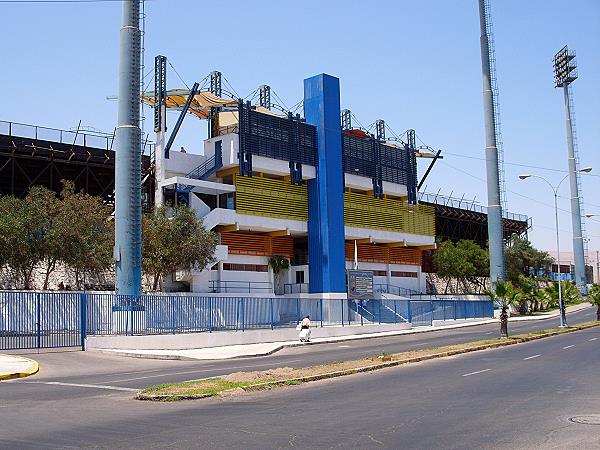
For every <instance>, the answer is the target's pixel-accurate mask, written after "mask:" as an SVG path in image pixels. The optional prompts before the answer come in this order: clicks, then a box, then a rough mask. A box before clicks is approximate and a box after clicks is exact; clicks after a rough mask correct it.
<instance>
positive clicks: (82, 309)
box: [79, 292, 87, 351]
mask: <svg viewBox="0 0 600 450" xmlns="http://www.w3.org/2000/svg"><path fill="white" fill-rule="evenodd" d="M79 313H80V314H81V317H80V321H81V322H80V323H81V325H80V328H81V330H80V331H81V350H82V351H85V338H86V337H87V295H86V293H85V292H83V293H82V294H81V295H80V296H79Z"/></svg>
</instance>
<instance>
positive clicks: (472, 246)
mask: <svg viewBox="0 0 600 450" xmlns="http://www.w3.org/2000/svg"><path fill="white" fill-rule="evenodd" d="M488 261H489V260H488V253H487V251H486V250H484V249H482V248H481V247H480V246H479V245H477V244H476V243H475V242H473V241H470V240H461V241H459V242H458V243H456V244H454V243H453V242H452V241H444V242H442V243H441V244H440V247H439V248H438V250H436V252H435V253H434V255H433V263H434V266H435V269H436V272H437V275H438V276H439V277H441V278H442V279H444V280H446V289H445V293H447V292H448V288H449V287H450V285H451V281H452V280H453V279H455V280H456V291H459V290H460V288H459V283H461V282H462V284H463V286H465V287H466V282H471V283H475V284H478V285H480V286H481V287H484V286H482V284H481V283H480V282H479V280H478V279H477V277H485V276H486V275H487V274H488V265H489V262H488Z"/></svg>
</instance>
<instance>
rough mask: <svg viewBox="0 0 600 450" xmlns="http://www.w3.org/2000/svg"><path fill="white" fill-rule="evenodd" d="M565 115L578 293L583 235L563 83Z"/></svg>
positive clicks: (582, 268)
mask: <svg viewBox="0 0 600 450" xmlns="http://www.w3.org/2000/svg"><path fill="white" fill-rule="evenodd" d="M563 94H564V100H565V114H566V126H567V147H568V152H569V184H570V187H571V224H572V227H573V256H574V259H575V284H576V285H577V288H578V289H579V291H580V292H585V290H586V282H585V281H586V280H585V254H584V249H583V233H582V230H581V202H580V198H579V189H578V179H577V178H578V177H579V174H578V173H577V170H578V167H577V160H576V159H575V144H574V141H573V123H572V121H571V105H570V102H569V85H568V84H567V83H564V86H563Z"/></svg>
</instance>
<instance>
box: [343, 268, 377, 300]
mask: <svg viewBox="0 0 600 450" xmlns="http://www.w3.org/2000/svg"><path fill="white" fill-rule="evenodd" d="M348 298H357V299H365V298H373V272H372V271H370V270H348Z"/></svg>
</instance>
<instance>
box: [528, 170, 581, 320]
mask: <svg viewBox="0 0 600 450" xmlns="http://www.w3.org/2000/svg"><path fill="white" fill-rule="evenodd" d="M591 171H592V168H591V167H584V168H583V169H579V170H578V172H582V173H590V172H591ZM568 176H569V174H566V175H565V176H564V177H563V179H562V180H560V182H559V183H558V184H557V185H556V186H553V185H552V183H550V182H549V181H548V180H547V179H545V178H544V177H542V176H540V175H533V174H525V175H519V179H520V180H525V179H527V178H539V179H540V180H543V181H545V182H546V184H548V186H550V189H552V192H553V193H554V221H555V223H556V258H557V263H558V309H559V310H560V326H561V327H566V326H567V316H566V313H565V305H564V303H563V299H562V286H561V279H560V239H559V237H558V188H560V185H561V184H562V182H563V181H565V180H566V179H567V177H568Z"/></svg>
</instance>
